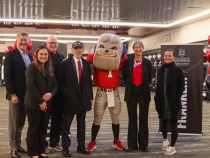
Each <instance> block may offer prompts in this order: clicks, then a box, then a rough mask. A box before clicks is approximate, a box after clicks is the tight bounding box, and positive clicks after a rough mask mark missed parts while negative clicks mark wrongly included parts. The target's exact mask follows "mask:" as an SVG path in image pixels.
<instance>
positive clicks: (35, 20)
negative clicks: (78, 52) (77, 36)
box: [0, 18, 167, 27]
mask: <svg viewBox="0 0 210 158" xmlns="http://www.w3.org/2000/svg"><path fill="white" fill-rule="evenodd" d="M1 21H2V22H10V23H11V22H12V23H14V22H23V23H43V24H53V23H54V24H71V25H92V26H95V27H99V25H108V26H113V25H118V26H126V27H129V26H131V27H132V26H147V27H167V25H162V24H150V23H130V22H104V21H73V20H49V19H3V18H0V22H1Z"/></svg>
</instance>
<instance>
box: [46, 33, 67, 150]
mask: <svg viewBox="0 0 210 158" xmlns="http://www.w3.org/2000/svg"><path fill="white" fill-rule="evenodd" d="M46 46H47V49H48V50H49V52H50V57H51V59H52V64H53V68H54V71H55V76H56V77H57V74H58V67H59V65H60V64H61V62H62V61H63V60H64V56H63V55H61V54H60V53H58V51H57V49H58V40H57V38H56V37H55V36H50V37H48V38H47V42H46ZM52 100H53V101H52V109H51V126H50V145H49V149H50V150H55V151H62V147H60V145H59V140H60V134H61V125H62V114H63V105H62V97H61V95H60V93H59V92H58V93H57V94H56V95H55V96H54V97H53V98H52ZM49 149H48V150H49ZM46 151H47V149H46Z"/></svg>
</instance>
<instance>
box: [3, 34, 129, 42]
mask: <svg viewBox="0 0 210 158" xmlns="http://www.w3.org/2000/svg"><path fill="white" fill-rule="evenodd" d="M51 35H52V34H29V37H30V39H31V40H32V41H43V42H46V39H43V38H47V37H49V36H51ZM55 36H56V37H57V38H59V39H60V40H58V41H59V42H60V43H67V42H75V40H62V38H70V39H71V38H74V39H93V40H85V41H83V43H97V40H98V38H99V36H81V35H55ZM0 37H4V38H1V39H0V40H1V41H7V40H9V41H15V37H16V34H0ZM5 37H14V38H13V39H8V38H5ZM41 38H42V39H41ZM94 39H95V40H94ZM120 39H121V41H122V42H126V41H129V40H131V37H120ZM81 41H82V40H81Z"/></svg>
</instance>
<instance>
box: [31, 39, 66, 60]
mask: <svg viewBox="0 0 210 158" xmlns="http://www.w3.org/2000/svg"><path fill="white" fill-rule="evenodd" d="M43 44H45V42H38V41H33V42H32V50H31V51H32V52H36V48H37V47H38V46H40V45H43ZM58 52H59V53H60V54H62V55H63V56H64V57H66V56H67V44H66V43H59V44H58Z"/></svg>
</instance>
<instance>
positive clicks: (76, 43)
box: [72, 41, 84, 48]
mask: <svg viewBox="0 0 210 158" xmlns="http://www.w3.org/2000/svg"><path fill="white" fill-rule="evenodd" d="M75 47H84V45H83V43H82V42H80V41H76V42H74V43H72V48H75Z"/></svg>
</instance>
